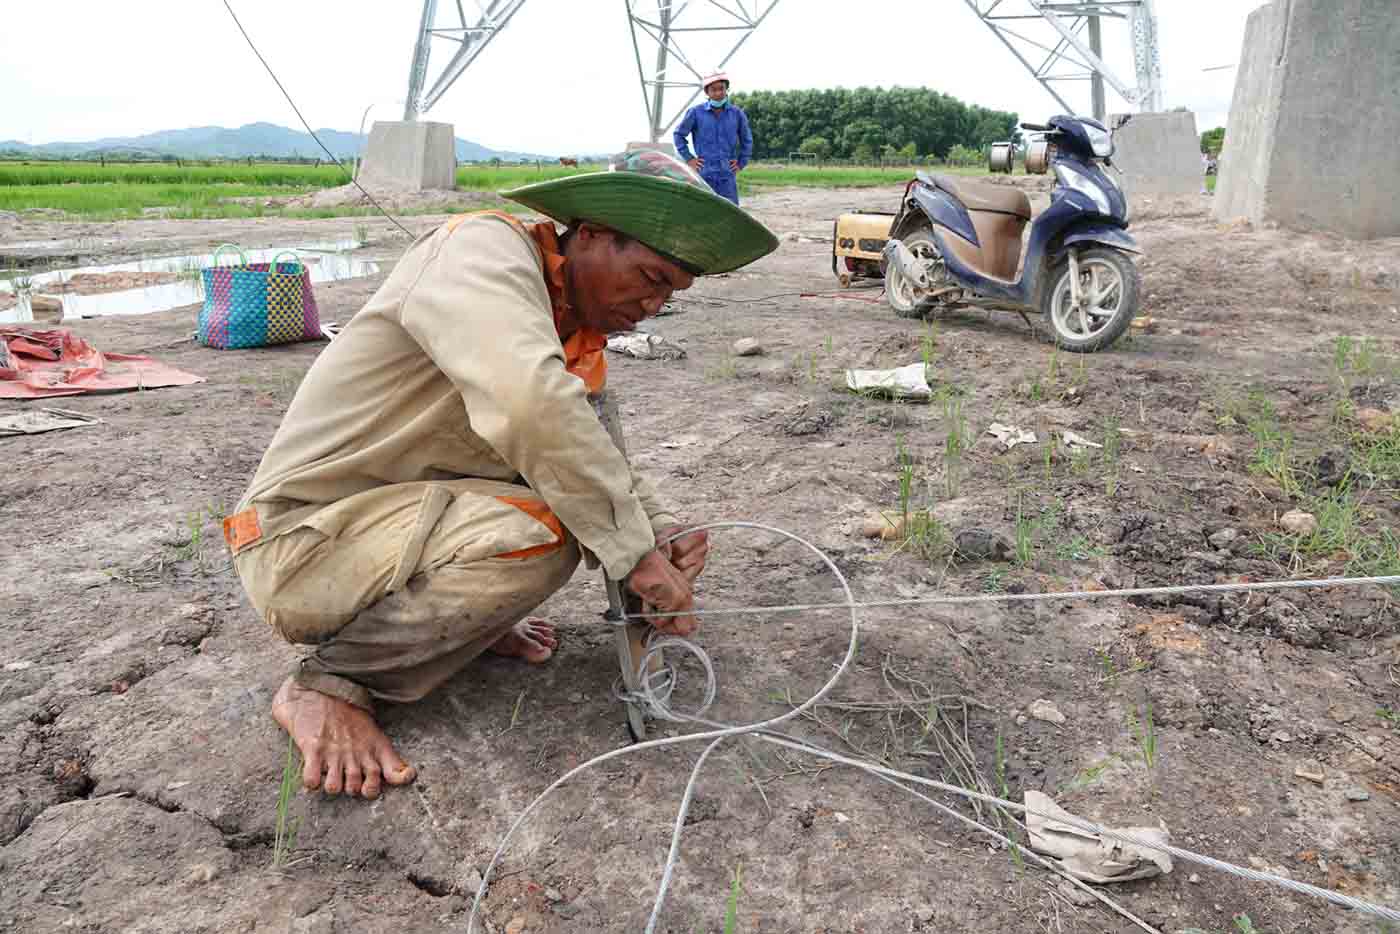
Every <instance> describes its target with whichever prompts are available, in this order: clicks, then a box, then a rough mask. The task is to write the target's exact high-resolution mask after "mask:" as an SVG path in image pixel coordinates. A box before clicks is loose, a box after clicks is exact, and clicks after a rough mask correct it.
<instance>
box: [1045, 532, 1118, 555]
mask: <svg viewBox="0 0 1400 934" xmlns="http://www.w3.org/2000/svg"><path fill="white" fill-rule="evenodd" d="M1107 554H1108V551H1107V549H1105V548H1104V547H1103V546H1102V545H1095V544H1094V543H1092V542H1090V541H1089V539H1088V538H1087V537H1085V536H1083V535H1075V536H1073V537H1071V538H1070V539H1069V540H1067V541H1066V540H1061V541H1060V542H1059V543H1058V544H1056V546H1055V557H1056V558H1057V559H1059V560H1060V561H1088V560H1090V559H1093V558H1102V557H1104V556H1105V555H1107Z"/></svg>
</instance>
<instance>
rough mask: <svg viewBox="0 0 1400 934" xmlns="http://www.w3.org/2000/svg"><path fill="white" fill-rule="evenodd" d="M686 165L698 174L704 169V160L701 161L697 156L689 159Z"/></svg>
mask: <svg viewBox="0 0 1400 934" xmlns="http://www.w3.org/2000/svg"><path fill="white" fill-rule="evenodd" d="M686 165H688V166H690V167H691V168H692V169H694V170H695V171H697V172H698V171H700V170H701V169H703V168H704V167H705V160H704V159H701V158H700V157H699V156H696V157H695V158H694V159H691V160H690V161H689V162H687V163H686Z"/></svg>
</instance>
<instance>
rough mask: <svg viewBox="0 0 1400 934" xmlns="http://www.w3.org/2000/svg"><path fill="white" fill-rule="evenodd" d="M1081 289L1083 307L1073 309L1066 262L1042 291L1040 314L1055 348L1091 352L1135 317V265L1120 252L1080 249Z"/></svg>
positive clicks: (1110, 340) (1120, 333)
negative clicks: (1056, 345) (1056, 346)
mask: <svg viewBox="0 0 1400 934" xmlns="http://www.w3.org/2000/svg"><path fill="white" fill-rule="evenodd" d="M1079 289H1080V294H1081V296H1082V299H1083V301H1082V307H1080V308H1079V309H1075V308H1074V298H1073V294H1074V293H1073V283H1072V282H1071V279H1070V265H1069V260H1068V259H1066V260H1064V261H1062V262H1061V263H1060V264H1059V265H1057V266H1056V267H1055V268H1054V269H1053V270H1051V272H1050V276H1049V278H1048V280H1047V282H1046V284H1045V289H1044V291H1043V292H1042V293H1041V299H1040V304H1041V314H1042V315H1043V316H1044V317H1045V324H1046V327H1048V328H1049V330H1050V337H1051V339H1052V340H1054V342H1055V343H1056V344H1058V345H1059V346H1061V347H1063V348H1064V349H1065V350H1070V351H1074V352H1076V353H1093V352H1094V351H1096V350H1102V349H1104V348H1105V347H1107V346H1109V345H1110V344H1112V343H1113V342H1114V341H1116V340H1117V339H1118V338H1120V337H1122V336H1123V332H1124V331H1126V330H1127V329H1128V325H1129V324H1131V323H1132V320H1133V316H1134V315H1135V314H1137V310H1138V271H1137V267H1136V266H1135V265H1133V261H1132V259H1131V258H1129V256H1128V255H1127V254H1126V253H1124V252H1122V251H1121V250H1115V249H1112V248H1109V247H1093V248H1091V249H1087V250H1084V251H1083V252H1081V253H1080V254H1079Z"/></svg>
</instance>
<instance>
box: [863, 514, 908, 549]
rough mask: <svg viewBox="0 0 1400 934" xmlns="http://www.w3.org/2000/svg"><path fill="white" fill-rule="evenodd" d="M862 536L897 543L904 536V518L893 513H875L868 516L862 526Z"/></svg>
mask: <svg viewBox="0 0 1400 934" xmlns="http://www.w3.org/2000/svg"><path fill="white" fill-rule="evenodd" d="M860 534H861V535H863V536H864V537H866V538H878V539H882V540H884V541H887V542H889V541H895V540H897V539H899V538H900V537H902V536H903V535H904V517H903V516H897V515H895V514H893V513H890V514H889V515H885V514H883V513H878V512H877V513H875V514H874V515H873V516H867V517H866V518H865V520H864V521H862V522H861V524H860Z"/></svg>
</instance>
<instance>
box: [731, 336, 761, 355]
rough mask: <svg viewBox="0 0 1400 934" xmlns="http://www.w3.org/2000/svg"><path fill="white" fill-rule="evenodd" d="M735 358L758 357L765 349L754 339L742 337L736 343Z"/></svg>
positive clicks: (734, 348)
mask: <svg viewBox="0 0 1400 934" xmlns="http://www.w3.org/2000/svg"><path fill="white" fill-rule="evenodd" d="M733 350H734V356H736V357H757V356H761V355H762V354H763V353H764V347H763V345H762V344H760V343H759V342H758V339H757V338H754V337H741V338H739V339H738V340H737V341H735V342H734V347H733Z"/></svg>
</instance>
